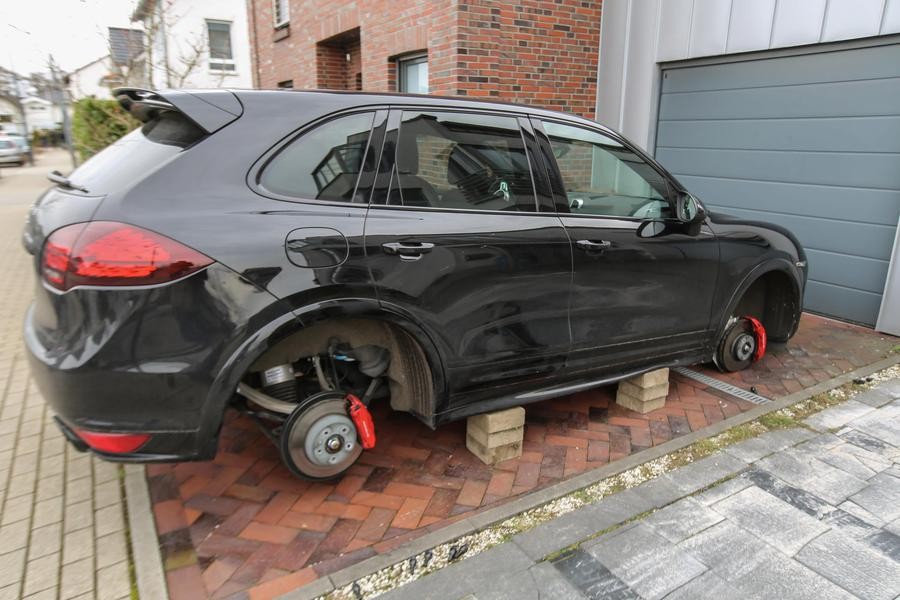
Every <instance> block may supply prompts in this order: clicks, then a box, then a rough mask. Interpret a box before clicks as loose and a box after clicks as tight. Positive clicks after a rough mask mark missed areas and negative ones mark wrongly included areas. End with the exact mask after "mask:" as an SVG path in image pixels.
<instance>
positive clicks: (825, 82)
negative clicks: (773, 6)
mask: <svg viewBox="0 0 900 600" xmlns="http://www.w3.org/2000/svg"><path fill="white" fill-rule="evenodd" d="M661 92H662V94H661V97H660V108H659V123H658V129H657V137H656V156H657V158H658V159H659V161H660V162H661V163H662V164H664V165H665V166H666V167H667V168H668V169H669V170H670V171H672V172H673V173H674V174H675V175H676V176H677V177H678V179H679V180H680V181H681V182H682V183H684V184H685V185H686V186H687V187H688V189H690V190H691V191H692V192H694V193H696V194H697V195H698V196H699V197H700V198H701V199H702V200H703V201H704V202H705V203H706V204H707V205H708V206H709V207H710V208H711V209H712V210H713V211H716V210H719V211H722V212H728V213H730V214H733V215H735V216H741V217H747V218H752V219H759V220H765V221H771V222H774V223H779V224H781V225H784V226H785V227H787V228H789V229H790V230H791V231H793V232H794V233H795V234H796V235H797V237H798V238H799V239H800V241H801V242H802V243H803V245H804V246H805V247H806V251H807V254H808V255H809V264H810V267H809V268H810V272H809V278H810V280H809V286H808V288H807V292H806V298H805V307H806V309H807V310H811V311H814V312H818V313H822V314H826V315H830V316H834V317H837V318H840V319H846V320H850V321H856V322H860V323H865V324H867V325H873V324H874V323H875V320H876V317H877V315H878V308H879V306H880V304H881V294H882V291H883V289H884V281H885V276H886V275H887V270H888V264H889V260H890V256H891V250H892V246H893V242H894V233H895V230H896V228H897V219H898V215H900V44H894V45H889V46H880V47H872V48H863V49H854V50H841V51H832V52H821V53H817V54H807V55H801V56H786V57H779V58H767V59H759V60H749V61H743V62H733V63H728V64H717V65H703V66H699V65H698V66H686V67H680V68H671V69H666V70H664V71H663V79H662V90H661Z"/></svg>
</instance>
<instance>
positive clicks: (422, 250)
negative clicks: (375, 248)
mask: <svg viewBox="0 0 900 600" xmlns="http://www.w3.org/2000/svg"><path fill="white" fill-rule="evenodd" d="M381 248H382V249H383V250H384V253H385V254H392V255H395V256H399V257H400V258H402V259H403V260H416V259H419V258H421V257H422V255H423V254H427V253H429V252H431V249H432V248H434V244H431V243H429V242H387V243H385V244H382V245H381Z"/></svg>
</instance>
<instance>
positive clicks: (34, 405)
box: [0, 151, 131, 600]
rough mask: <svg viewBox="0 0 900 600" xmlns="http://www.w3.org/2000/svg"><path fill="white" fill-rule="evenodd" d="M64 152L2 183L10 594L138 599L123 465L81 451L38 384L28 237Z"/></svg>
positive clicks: (3, 504) (5, 525)
mask: <svg viewBox="0 0 900 600" xmlns="http://www.w3.org/2000/svg"><path fill="white" fill-rule="evenodd" d="M67 161H68V156H67V155H65V154H64V153H62V152H60V151H48V152H46V153H44V154H42V155H41V156H40V157H39V158H38V161H37V164H36V166H34V167H20V168H11V169H10V168H4V169H3V179H2V180H0V254H2V256H4V257H6V260H3V261H0V281H2V282H3V286H2V288H0V600H6V599H13V598H28V599H35V600H36V599H41V600H43V599H51V598H52V599H56V598H59V599H61V600H66V599H68V598H85V599H86V598H95V597H96V598H103V599H110V600H117V599H120V598H129V596H130V593H131V581H130V579H129V570H128V556H129V552H128V548H127V545H126V533H125V513H124V503H123V499H122V482H121V479H120V473H121V471H120V469H119V467H117V466H116V465H113V464H110V463H106V462H103V461H100V460H97V459H95V458H92V457H91V456H90V455H87V454H80V453H78V452H75V451H73V449H72V447H71V446H69V445H68V444H66V443H65V441H64V439H63V437H62V435H61V434H60V433H59V431H58V430H57V429H56V426H55V425H54V424H53V421H52V415H51V413H50V411H49V410H47V408H46V405H45V403H44V401H43V399H42V398H41V397H40V394H39V393H38V392H37V390H36V388H35V387H34V383H33V382H32V381H31V380H30V377H29V373H28V365H27V363H26V360H25V354H24V348H23V347H22V332H21V328H22V322H23V318H24V313H25V309H26V307H27V306H28V302H29V300H30V298H31V296H32V289H33V287H32V286H33V285H34V280H33V274H32V263H31V261H30V260H29V259H28V257H27V256H26V255H25V253H24V251H23V250H22V246H21V241H20V236H21V233H22V225H23V223H24V221H25V214H26V210H27V206H28V204H29V203H30V202H31V201H32V200H34V199H35V198H37V196H38V195H39V194H40V192H41V191H42V190H43V189H46V188H47V187H48V186H49V183H48V182H47V180H46V177H45V175H46V173H47V172H49V171H51V170H53V169H60V170H63V171H68V170H69V168H68V167H69V165H68V163H67Z"/></svg>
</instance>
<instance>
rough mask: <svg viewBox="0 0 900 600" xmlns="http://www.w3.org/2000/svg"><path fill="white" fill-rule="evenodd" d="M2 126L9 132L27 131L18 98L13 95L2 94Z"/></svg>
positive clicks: (0, 113) (0, 105) (0, 103)
mask: <svg viewBox="0 0 900 600" xmlns="http://www.w3.org/2000/svg"><path fill="white" fill-rule="evenodd" d="M0 127H2V128H3V131H5V132H7V133H24V131H25V126H24V125H23V122H22V111H21V110H20V109H19V104H18V100H17V99H16V98H13V97H12V96H5V95H2V94H0Z"/></svg>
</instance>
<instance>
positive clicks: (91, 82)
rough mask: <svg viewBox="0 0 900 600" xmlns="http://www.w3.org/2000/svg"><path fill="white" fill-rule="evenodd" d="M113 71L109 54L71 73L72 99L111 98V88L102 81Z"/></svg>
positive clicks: (70, 87) (70, 89) (70, 91)
mask: <svg viewBox="0 0 900 600" xmlns="http://www.w3.org/2000/svg"><path fill="white" fill-rule="evenodd" d="M111 71H112V66H111V61H110V58H109V57H108V56H106V57H104V58H101V59H100V60H95V61H94V62H92V63H90V64H87V65H85V66H83V67H81V68H80V69H77V70H76V71H73V72H72V73H71V74H69V95H70V96H71V97H72V100H81V99H82V98H88V97H91V96H93V97H94V98H110V97H111V96H110V93H109V92H110V89H109V88H108V87H107V86H105V85H103V84H102V83H101V81H102V80H103V78H104V77H105V76H106V75H108V74H109V73H110V72H111Z"/></svg>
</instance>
